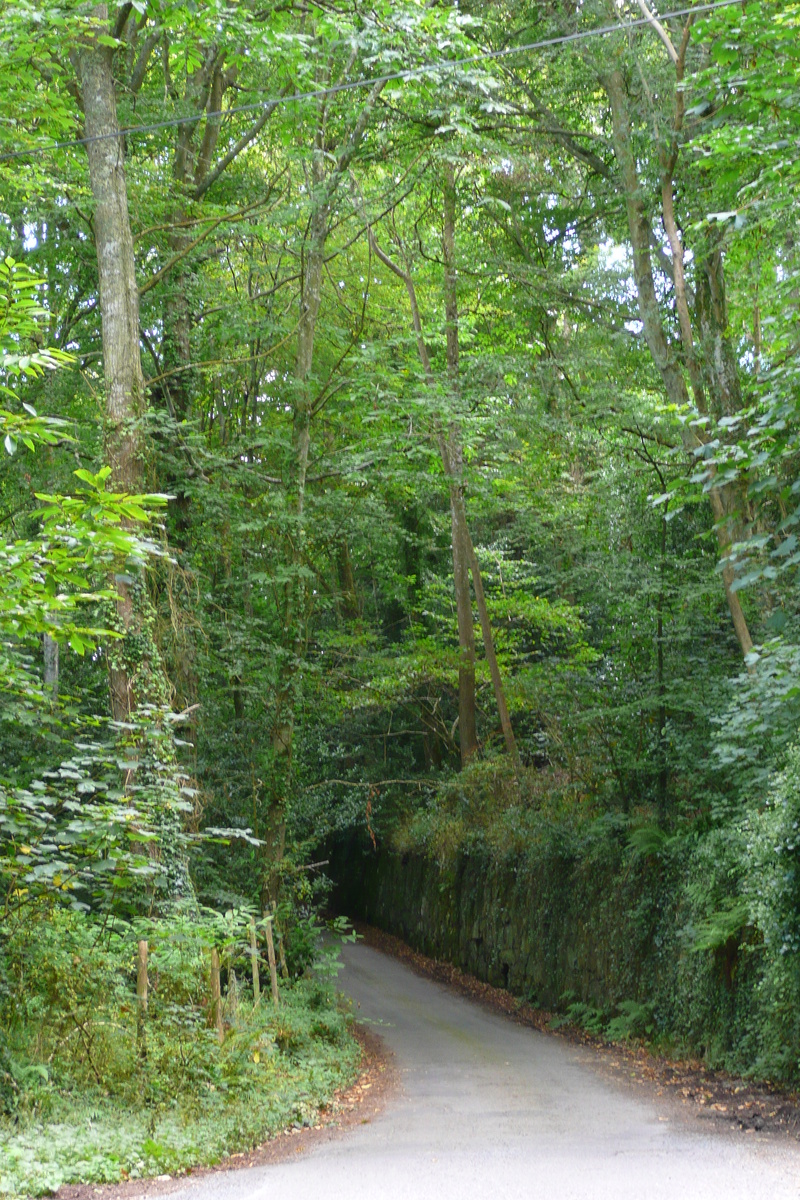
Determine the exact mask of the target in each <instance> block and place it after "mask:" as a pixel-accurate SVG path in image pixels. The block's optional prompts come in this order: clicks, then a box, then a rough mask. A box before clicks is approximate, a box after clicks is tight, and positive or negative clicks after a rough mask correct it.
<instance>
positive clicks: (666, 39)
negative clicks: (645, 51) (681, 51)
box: [638, 0, 678, 63]
mask: <svg viewBox="0 0 800 1200" xmlns="http://www.w3.org/2000/svg"><path fill="white" fill-rule="evenodd" d="M638 4H639V8H640V9H641V10H642V14H643V16H644V17H645V18H646V19H647V21H648V22H649V24H650V25H651V26H652V28H653V29H654V30H655V31H656V33H657V34H658V36H659V37H660V38H661V41H662V42H663V43H664V45H665V46H666V48H667V54H668V55H669V56H670V58H671V59H672V61H673V62H674V63H677V61H678V51H677V50H676V49H675V47H674V46H673V44H672V38H671V37H670V36H669V34H668V33H667V31H666V29H665V28H664V26H663V25H662V24H661V22H660V21H659V19H658V17H656V15H655V13H653V12H651V11H650V9H649V8H648V7H647V3H646V0H638Z"/></svg>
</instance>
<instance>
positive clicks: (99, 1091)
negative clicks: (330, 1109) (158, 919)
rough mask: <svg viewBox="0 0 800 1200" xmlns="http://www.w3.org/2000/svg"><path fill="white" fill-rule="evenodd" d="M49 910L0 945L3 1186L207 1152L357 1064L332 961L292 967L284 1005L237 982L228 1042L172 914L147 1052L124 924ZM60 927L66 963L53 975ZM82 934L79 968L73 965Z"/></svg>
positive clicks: (261, 1127)
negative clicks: (107, 928)
mask: <svg viewBox="0 0 800 1200" xmlns="http://www.w3.org/2000/svg"><path fill="white" fill-rule="evenodd" d="M50 917H51V921H50V922H49V924H48V927H47V930H45V928H44V927H43V926H42V925H39V926H38V928H37V929H36V930H35V933H36V936H35V937H34V938H31V937H29V936H27V935H26V934H24V933H18V934H17V935H16V936H15V938H13V939H12V944H11V947H10V952H7V954H6V963H7V964H9V963H10V966H11V971H10V976H11V978H9V977H8V974H7V976H6V981H5V982H6V1003H5V1006H4V1007H5V1010H6V1011H5V1013H4V1015H5V1017H6V1024H5V1032H0V1082H3V1081H5V1084H6V1088H5V1107H6V1112H5V1115H4V1116H3V1117H2V1118H0V1195H2V1196H8V1197H16V1196H26V1195H27V1196H31V1195H44V1194H47V1193H52V1192H54V1191H55V1190H56V1189H57V1188H58V1187H60V1186H61V1185H62V1184H67V1183H81V1182H82V1183H114V1182H118V1181H120V1180H123V1179H126V1178H138V1177H143V1176H147V1175H161V1174H173V1173H175V1172H177V1171H180V1170H182V1169H185V1168H187V1167H190V1166H201V1165H202V1166H208V1165H213V1164H215V1163H218V1162H220V1161H221V1160H222V1159H224V1158H225V1157H226V1156H227V1155H230V1154H233V1153H235V1152H239V1151H243V1150H249V1149H251V1148H252V1147H254V1146H257V1145H259V1144H260V1143H262V1142H264V1141H266V1140H267V1139H268V1138H269V1137H270V1136H272V1135H273V1134H275V1133H276V1132H277V1131H278V1130H280V1129H282V1128H285V1127H287V1126H293V1125H294V1126H303V1125H314V1124H316V1123H317V1121H318V1119H319V1112H320V1110H321V1109H322V1108H324V1107H325V1106H326V1105H327V1104H328V1103H329V1102H330V1101H331V1099H332V1097H333V1094H334V1092H336V1091H337V1090H338V1089H340V1088H343V1087H346V1086H347V1085H348V1084H349V1083H350V1082H352V1080H353V1079H354V1078H355V1076H356V1075H357V1073H358V1069H359V1065H360V1062H361V1049H360V1046H359V1045H358V1043H357V1041H356V1040H355V1038H354V1036H353V1034H352V1031H351V1028H350V1018H349V1016H348V1014H347V1013H346V1012H344V1011H343V1010H342V1008H341V1006H340V1005H339V1004H338V1003H337V997H336V992H335V988H334V982H333V980H334V976H333V974H331V972H330V963H329V962H327V963H323V966H324V967H325V966H327V968H328V971H327V973H326V972H325V971H323V972H322V973H320V972H319V971H317V972H313V971H312V972H306V974H305V975H304V976H302V977H301V978H299V979H297V980H296V981H294V982H292V983H289V982H288V981H287V982H284V983H283V985H282V987H281V995H280V1004H279V1006H278V1007H277V1008H276V1007H275V1006H274V1005H273V1004H272V1001H271V999H270V998H269V997H266V998H265V997H262V999H261V1001H260V1002H259V1003H254V1002H253V998H252V995H251V994H249V993H248V992H247V991H246V990H245V989H244V988H243V987H242V985H241V984H238V985H233V986H232V987H231V985H230V984H229V988H228V995H227V999H226V1009H225V1026H226V1028H225V1039H224V1042H223V1044H222V1045H220V1043H219V1041H218V1039H217V1036H216V1031H215V1030H214V1029H213V1028H211V1027H210V1022H209V1019H208V1018H209V1013H208V1004H207V1000H206V994H205V993H206V991H207V988H206V987H205V979H204V971H203V961H204V956H203V953H202V946H199V945H198V943H197V940H196V939H194V938H192V937H189V936H188V935H187V930H186V929H185V928H184V929H182V930H179V931H178V933H177V936H176V931H175V927H174V926H171V927H169V928H166V927H162V928H161V929H159V930H151V939H152V940H151V945H152V946H153V957H152V960H151V962H152V971H151V982H152V984H153V988H152V992H151V999H150V1007H149V1011H148V1023H147V1040H146V1055H143V1054H142V1046H141V1040H140V1039H137V1014H136V1005H135V991H134V987H135V978H133V979H132V977H131V972H130V969H129V968H130V958H131V945H130V939H125V940H124V941H123V942H120V944H118V945H113V944H110V943H109V941H108V939H106V941H105V944H104V946H103V947H102V949H101V948H100V945H99V943H98V941H97V938H96V935H97V929H96V928H95V929H92V928H91V926H88V925H87V923H86V922H85V921H83V920H82V919H80V918H76V917H75V916H73V915H72V914H66V915H65V914H52V913H51V914H50ZM93 937H94V938H95V940H94V942H92V938H93ZM48 938H49V939H50V940H49V942H48ZM54 942H57V943H58V946H59V947H60V953H61V956H62V967H63V970H62V971H58V972H56V974H53V973H52V970H53V963H54V950H53V943H54ZM77 949H80V950H81V951H82V970H81V973H80V976H79V977H76V976H75V974H74V973H72V974H71V973H70V972H69V971H68V970H67V966H68V965H69V963H74V961H75V960H76V959H77V958H78V954H77V953H72V952H73V951H76V950H77ZM228 961H229V962H230V963H231V964H233V963H234V962H235V948H234V950H233V951H231V953H230V955H229V959H228ZM43 965H44V966H46V968H47V969H46V970H45V969H44V968H43ZM234 970H235V968H234V967H233V966H231V967H230V968H229V979H232V978H233V972H234ZM15 976H16V978H14V977H15ZM240 977H241V976H240ZM9 985H11V986H9ZM15 985H16V986H15ZM51 989H52V991H51ZM9 1018H10V1019H9Z"/></svg>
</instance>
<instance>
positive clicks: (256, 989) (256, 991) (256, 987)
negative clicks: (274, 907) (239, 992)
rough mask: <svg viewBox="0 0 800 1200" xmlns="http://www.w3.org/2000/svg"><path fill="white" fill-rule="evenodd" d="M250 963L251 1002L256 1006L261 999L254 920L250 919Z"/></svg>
mask: <svg viewBox="0 0 800 1200" xmlns="http://www.w3.org/2000/svg"><path fill="white" fill-rule="evenodd" d="M250 963H251V965H252V968H253V1000H254V1001H255V1003H256V1004H258V1001H259V999H260V998H261V980H260V979H259V977H258V949H257V947H256V919H255V917H251V918H250Z"/></svg>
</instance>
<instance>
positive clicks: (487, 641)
mask: <svg viewBox="0 0 800 1200" xmlns="http://www.w3.org/2000/svg"><path fill="white" fill-rule="evenodd" d="M469 561H470V566H471V568H472V584H473V587H474V588H475V603H476V604H477V607H478V616H479V618H480V622H481V632H482V634H483V648H484V652H485V654H486V660H487V662H488V663H489V673H490V675H491V677H492V687H493V688H494V699H495V704H496V705H497V715H498V716H499V717H500V728H501V729H502V730H503V739H504V741H505V743H506V750H507V751H508V756H509V758H510V759H511V764H512V766H513V768H514V775H515V776H516V778H517V782H519V779H520V776H521V774H522V763H521V762H520V758H519V751H518V750H517V739H516V738H515V737H514V729H513V727H512V725H511V717H510V716H509V713H508V704H507V703H506V694H505V690H504V688H503V677H502V676H501V674H500V665H499V663H498V661H497V655H496V654H495V649H494V635H493V633H492V624H491V621H490V620H489V609H488V608H487V606H486V596H485V594H484V591H483V580H482V578H481V568H480V564H479V562H478V556H477V555H476V553H475V548H474V546H473V545H472V540H471V539H470V544H469Z"/></svg>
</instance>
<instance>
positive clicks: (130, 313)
mask: <svg viewBox="0 0 800 1200" xmlns="http://www.w3.org/2000/svg"><path fill="white" fill-rule="evenodd" d="M107 21H108V7H107V5H104V4H100V5H96V6H95V7H94V9H93V10H92V13H91V25H90V28H89V30H88V31H87V33H86V35H85V37H84V38H83V39H82V41H81V43H80V45H79V47H78V49H77V50H76V51H75V53H74V65H75V69H76V73H77V78H78V84H79V88H80V94H81V103H82V106H83V111H84V116H85V129H84V132H85V136H86V138H87V139H88V141H87V154H88V157H89V179H90V184H91V190H92V200H93V203H94V237H95V249H96V254H97V270H98V283H99V290H100V313H101V321H102V340H103V371H104V380H105V412H104V417H105V429H106V455H107V458H108V462H109V465H110V466H111V476H110V484H111V487H112V488H113V489H114V490H115V491H117V492H127V493H132V494H134V495H135V494H138V493H141V492H142V491H143V480H144V453H143V451H144V447H143V444H142V436H143V435H142V428H141V420H142V417H143V415H144V409H145V396H144V378H143V374H142V365H141V358H140V351H139V293H138V289H137V284H136V272H135V260H134V253H133V238H132V235H131V226H130V215H129V210H128V193H127V185H126V180H125V169H124V156H123V140H122V137H121V136H120V129H119V122H118V119H117V105H116V93H115V86H114V74H113V56H114V49H113V47H110V46H107V45H104V44H103V42H102V41H101V38H102V37H104V36H105V37H107V36H108V33H109V29H108V25H107ZM120 574H122V573H121V572H120ZM116 588H117V592H118V600H117V604H116V615H117V620H118V627H119V631H120V633H122V634H123V637H122V638H121V639H120V640H119V641H115V642H113V643H112V644H111V645H110V647H109V649H108V663H109V690H110V700H111V715H112V717H113V719H114V720H115V721H116V722H118V723H119V726H120V727H122V729H123V730H124V732H123V734H122V736H123V739H124V740H126V741H130V742H131V743H132V744H131V745H129V746H128V747H127V748H126V756H127V757H129V758H130V757H131V756H133V759H134V760H135V761H136V764H137V765H136V766H135V767H130V768H127V769H126V776H125V780H126V788H130V789H131V792H132V794H133V796H134V797H135V798H136V799H137V802H138V803H141V804H142V807H143V808H146V810H147V814H148V816H147V819H148V821H149V822H150V823H151V824H152V825H153V826H154V827H155V830H156V833H157V840H156V842H154V843H151V853H152V854H153V855H154V856H155V857H156V858H157V859H158V860H159V861H160V866H161V872H162V873H163V875H164V877H165V878H164V880H163V886H164V889H165V891H166V893H167V895H168V896H169V897H170V898H172V899H174V898H177V897H180V896H188V895H191V884H190V882H189V878H188V869H187V863H186V854H185V851H184V849H183V846H182V844H181V825H182V818H181V808H182V804H181V800H180V795H179V791H178V772H177V766H176V762H175V751H174V743H173V738H172V733H171V730H170V727H169V726H168V725H165V723H164V719H165V715H166V711H167V709H168V707H169V683H168V680H167V678H166V674H165V672H164V669H163V665H162V662H161V658H160V655H159V653H158V649H157V647H156V645H155V641H154V638H153V620H154V614H153V612H152V609H151V605H150V602H149V599H148V596H147V587H146V581H145V579H144V577H143V575H139V576H138V577H135V578H133V579H132V580H131V579H129V578H119V576H118V578H117V580H116ZM145 729H146V732H145Z"/></svg>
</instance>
